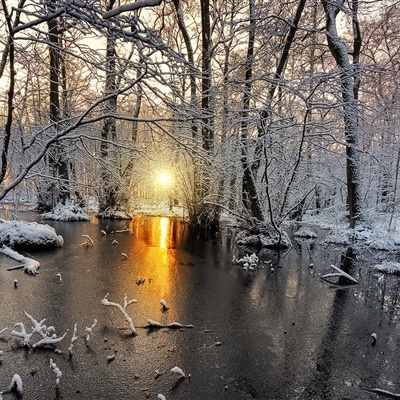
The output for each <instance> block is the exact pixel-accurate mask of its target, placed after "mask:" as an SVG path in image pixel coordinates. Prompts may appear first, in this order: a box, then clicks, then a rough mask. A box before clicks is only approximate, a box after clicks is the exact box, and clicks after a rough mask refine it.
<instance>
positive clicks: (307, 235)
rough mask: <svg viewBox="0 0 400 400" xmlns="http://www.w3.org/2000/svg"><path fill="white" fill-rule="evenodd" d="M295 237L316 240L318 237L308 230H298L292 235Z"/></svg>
mask: <svg viewBox="0 0 400 400" xmlns="http://www.w3.org/2000/svg"><path fill="white" fill-rule="evenodd" d="M294 235H295V236H296V237H303V238H316V237H318V235H317V234H316V233H315V232H314V231H312V230H311V229H309V228H300V229H299V230H298V231H297V232H295V234H294Z"/></svg>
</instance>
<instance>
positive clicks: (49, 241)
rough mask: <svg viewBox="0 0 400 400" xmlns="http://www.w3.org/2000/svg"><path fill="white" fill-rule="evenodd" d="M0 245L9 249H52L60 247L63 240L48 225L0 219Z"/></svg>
mask: <svg viewBox="0 0 400 400" xmlns="http://www.w3.org/2000/svg"><path fill="white" fill-rule="evenodd" d="M0 245H6V246H9V247H11V248H17V247H24V248H27V247H30V248H38V247H39V248H40V247H42V248H43V247H44V248H53V247H62V246H63V245H64V239H63V238H62V236H60V235H57V233H56V231H55V229H54V228H52V227H51V226H49V225H45V224H38V223H37V222H24V221H7V220H3V219H0Z"/></svg>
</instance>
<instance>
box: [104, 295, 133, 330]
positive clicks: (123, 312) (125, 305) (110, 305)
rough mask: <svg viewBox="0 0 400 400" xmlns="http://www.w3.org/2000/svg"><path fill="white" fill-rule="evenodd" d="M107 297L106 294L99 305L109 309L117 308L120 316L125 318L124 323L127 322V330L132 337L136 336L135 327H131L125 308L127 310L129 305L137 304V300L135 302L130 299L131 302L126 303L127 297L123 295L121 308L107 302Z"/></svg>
mask: <svg viewBox="0 0 400 400" xmlns="http://www.w3.org/2000/svg"><path fill="white" fill-rule="evenodd" d="M107 296H108V293H107V294H106V295H105V296H104V299H103V300H101V304H102V305H103V306H109V307H116V308H118V310H119V311H121V313H122V315H123V316H124V317H125V319H126V321H127V322H128V324H129V328H130V330H131V332H132V334H133V335H136V334H137V333H136V329H135V327H134V325H133V321H132V318H131V317H130V316H129V315H128V313H127V312H126V308H127V307H128V306H129V305H131V304H133V303H137V300H136V299H132V300H129V301H128V297H127V295H126V294H125V297H124V305H123V306H121V304H118V303H113V302H111V301H109V300H108V299H107Z"/></svg>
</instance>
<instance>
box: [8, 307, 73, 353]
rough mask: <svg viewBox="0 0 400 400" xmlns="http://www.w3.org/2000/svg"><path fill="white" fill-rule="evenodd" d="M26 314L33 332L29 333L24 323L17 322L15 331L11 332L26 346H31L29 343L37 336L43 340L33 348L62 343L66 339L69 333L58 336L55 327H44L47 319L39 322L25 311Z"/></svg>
mask: <svg viewBox="0 0 400 400" xmlns="http://www.w3.org/2000/svg"><path fill="white" fill-rule="evenodd" d="M24 314H25V316H26V317H27V318H28V319H29V320H30V321H31V323H32V325H33V326H32V328H31V331H30V332H29V333H28V332H27V331H26V329H25V325H24V324H23V323H22V322H17V323H16V324H15V325H14V329H13V330H12V331H11V335H13V336H16V337H19V338H21V339H23V343H24V346H29V342H30V341H31V339H32V337H33V336H34V335H35V334H38V335H39V336H40V337H41V339H40V340H39V341H37V342H36V343H34V344H33V345H32V347H33V348H35V347H39V346H43V345H46V344H51V345H53V344H56V343H58V342H61V340H63V339H64V338H65V336H66V334H67V332H65V333H64V334H63V335H62V336H57V335H56V334H55V328H54V327H53V326H49V327H47V326H46V325H44V322H45V321H46V320H45V319H42V320H41V321H37V320H36V319H35V318H33V317H32V315H30V314H28V313H27V312H26V311H24ZM15 328H19V330H16V329H15Z"/></svg>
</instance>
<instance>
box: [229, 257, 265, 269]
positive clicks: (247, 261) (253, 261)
mask: <svg viewBox="0 0 400 400" xmlns="http://www.w3.org/2000/svg"><path fill="white" fill-rule="evenodd" d="M232 262H233V263H234V264H238V265H240V266H241V267H242V268H243V270H245V271H248V270H249V271H253V270H255V269H256V268H257V267H258V262H259V258H258V257H257V255H256V254H255V253H253V254H250V255H249V254H246V255H245V256H244V257H242V258H236V257H235V256H233V259H232Z"/></svg>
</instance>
